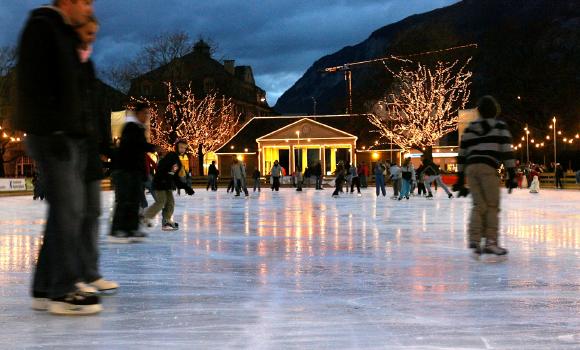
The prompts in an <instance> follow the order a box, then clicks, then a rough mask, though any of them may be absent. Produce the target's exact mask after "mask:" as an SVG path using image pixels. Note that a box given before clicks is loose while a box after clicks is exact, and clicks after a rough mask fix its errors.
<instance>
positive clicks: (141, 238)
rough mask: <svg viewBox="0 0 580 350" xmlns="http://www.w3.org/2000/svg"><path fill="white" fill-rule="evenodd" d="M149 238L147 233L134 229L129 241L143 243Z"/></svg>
mask: <svg viewBox="0 0 580 350" xmlns="http://www.w3.org/2000/svg"><path fill="white" fill-rule="evenodd" d="M146 239H147V234H146V233H145V232H141V231H132V232H131V235H130V236H129V241H130V242H131V243H142V242H145V240H146Z"/></svg>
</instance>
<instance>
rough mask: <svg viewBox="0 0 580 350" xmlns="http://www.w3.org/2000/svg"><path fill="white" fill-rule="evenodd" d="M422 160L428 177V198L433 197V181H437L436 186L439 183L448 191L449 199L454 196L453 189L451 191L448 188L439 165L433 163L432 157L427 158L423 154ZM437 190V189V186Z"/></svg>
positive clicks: (426, 181)
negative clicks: (442, 178)
mask: <svg viewBox="0 0 580 350" xmlns="http://www.w3.org/2000/svg"><path fill="white" fill-rule="evenodd" d="M421 160H422V162H423V167H424V170H423V174H424V175H427V179H426V180H425V183H426V184H427V186H426V187H427V192H429V194H428V195H427V198H433V192H432V191H431V183H433V181H435V186H437V185H439V186H441V187H442V188H443V190H444V191H445V193H447V197H448V198H449V199H451V198H453V194H452V193H451V191H449V188H447V186H446V185H445V184H444V183H443V181H442V180H441V173H440V171H439V166H438V165H437V164H435V163H433V159H432V158H427V157H426V156H424V155H422V156H421ZM435 190H437V188H436V189H435Z"/></svg>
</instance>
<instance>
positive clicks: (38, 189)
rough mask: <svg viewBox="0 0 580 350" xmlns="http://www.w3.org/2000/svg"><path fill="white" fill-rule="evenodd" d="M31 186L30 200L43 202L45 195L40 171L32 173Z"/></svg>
mask: <svg viewBox="0 0 580 350" xmlns="http://www.w3.org/2000/svg"><path fill="white" fill-rule="evenodd" d="M32 186H33V193H32V200H37V199H40V200H41V201H43V200H44V197H45V196H46V195H45V194H44V188H43V186H42V176H41V175H40V171H39V170H38V169H37V170H35V171H34V172H33V173H32Z"/></svg>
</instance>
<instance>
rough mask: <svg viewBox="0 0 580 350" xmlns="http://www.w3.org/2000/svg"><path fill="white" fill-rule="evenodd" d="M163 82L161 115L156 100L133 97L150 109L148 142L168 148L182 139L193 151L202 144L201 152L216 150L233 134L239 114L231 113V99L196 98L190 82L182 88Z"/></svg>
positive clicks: (211, 96)
mask: <svg viewBox="0 0 580 350" xmlns="http://www.w3.org/2000/svg"><path fill="white" fill-rule="evenodd" d="M165 85H166V86H167V91H168V92H167V105H166V106H165V109H164V110H162V111H161V112H162V113H161V114H160V113H159V111H160V109H159V107H158V106H157V104H156V103H153V102H150V101H148V100H147V99H141V100H138V99H133V100H134V101H140V102H145V103H147V104H148V105H149V107H150V109H151V143H153V144H156V145H158V146H160V147H162V148H164V149H165V150H168V151H169V150H172V149H173V148H174V144H175V142H177V141H178V140H185V141H186V142H187V143H188V145H189V146H190V147H191V148H192V149H193V150H195V151H197V150H198V149H199V148H200V147H201V150H202V153H203V154H207V153H210V152H214V151H216V150H217V149H218V148H219V147H221V146H222V145H223V144H224V143H225V142H226V141H228V140H229V139H230V137H231V136H232V135H233V134H234V132H235V130H236V128H237V125H238V122H239V115H237V114H236V113H235V112H234V110H235V106H234V104H233V102H232V100H231V99H227V98H225V97H224V98H219V97H218V96H217V95H216V94H208V95H206V96H205V97H203V98H199V99H198V98H196V96H195V95H194V93H193V92H192V89H191V84H189V85H188V87H187V88H186V89H184V90H182V89H179V88H178V87H174V86H173V85H172V84H171V83H165ZM233 148H234V146H233V145H232V146H231V149H233Z"/></svg>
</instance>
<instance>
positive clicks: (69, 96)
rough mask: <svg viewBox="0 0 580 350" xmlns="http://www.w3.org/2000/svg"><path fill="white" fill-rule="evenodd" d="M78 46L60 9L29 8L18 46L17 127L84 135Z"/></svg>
mask: <svg viewBox="0 0 580 350" xmlns="http://www.w3.org/2000/svg"><path fill="white" fill-rule="evenodd" d="M79 45H80V40H79V38H78V35H77V33H76V32H75V30H74V29H73V28H72V27H71V26H70V25H68V24H67V23H65V20H64V18H63V16H62V15H61V14H60V12H58V10H56V9H55V8H53V7H48V6H46V7H41V8H38V9H36V10H33V11H32V12H31V14H30V17H29V18H28V21H27V22H26V25H25V27H24V30H23V31H22V34H21V38H20V43H19V47H18V63H17V67H16V71H17V105H16V113H15V116H14V119H13V120H12V124H13V126H14V128H15V129H17V130H20V131H23V132H27V133H29V134H31V135H51V134H54V133H55V132H63V133H64V134H66V135H68V136H72V137H77V138H78V137H86V136H87V135H88V132H89V130H88V129H89V122H88V121H87V119H86V115H83V111H82V109H83V102H82V88H81V80H82V73H81V69H82V67H81V62H80V59H79V55H78V52H77V48H78V47H79Z"/></svg>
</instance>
